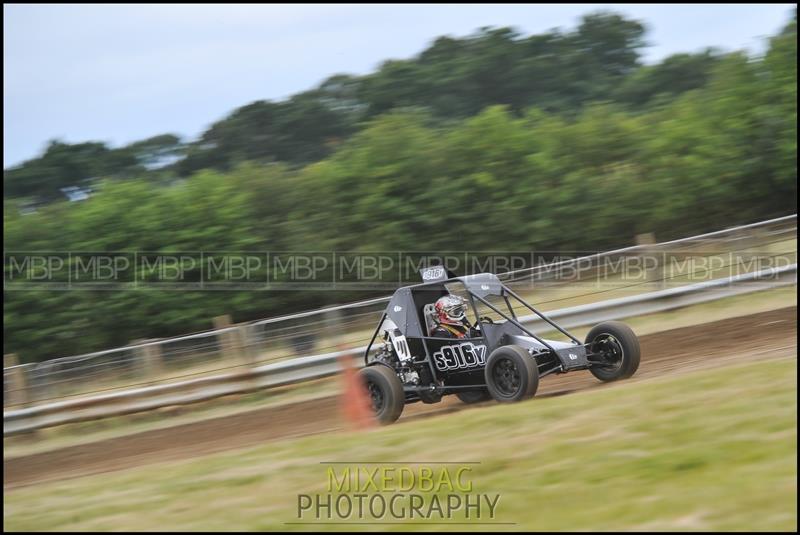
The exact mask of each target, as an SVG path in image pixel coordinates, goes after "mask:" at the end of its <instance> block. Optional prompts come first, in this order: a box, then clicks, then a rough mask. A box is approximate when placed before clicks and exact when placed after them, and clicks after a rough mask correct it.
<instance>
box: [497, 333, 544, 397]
mask: <svg viewBox="0 0 800 535" xmlns="http://www.w3.org/2000/svg"><path fill="white" fill-rule="evenodd" d="M484 375H485V378H486V388H487V389H488V390H489V394H491V396H492V397H493V398H494V399H495V400H497V401H499V402H501V403H510V402H513V401H522V400H523V399H527V398H531V397H533V395H534V394H536V389H537V388H538V387H539V368H538V367H537V365H536V361H535V360H534V359H533V357H532V356H530V355H529V354H528V352H527V351H525V350H524V349H523V348H521V347H519V346H513V345H511V346H502V347H498V348H497V349H495V350H494V351H492V354H491V355H489V358H488V359H486V368H485V369H484Z"/></svg>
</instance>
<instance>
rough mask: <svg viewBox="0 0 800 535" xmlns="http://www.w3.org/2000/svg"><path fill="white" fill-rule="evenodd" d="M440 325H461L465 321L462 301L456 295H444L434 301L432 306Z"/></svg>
mask: <svg viewBox="0 0 800 535" xmlns="http://www.w3.org/2000/svg"><path fill="white" fill-rule="evenodd" d="M434 308H435V309H436V316H437V317H438V319H439V322H440V323H447V324H449V325H462V324H463V323H464V321H465V320H466V319H467V314H466V308H465V306H464V300H463V299H462V298H460V297H458V296H457V295H452V294H450V295H445V296H444V297H440V298H439V299H437V300H436V304H435V305H434Z"/></svg>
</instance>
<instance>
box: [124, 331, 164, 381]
mask: <svg viewBox="0 0 800 535" xmlns="http://www.w3.org/2000/svg"><path fill="white" fill-rule="evenodd" d="M155 341H156V340H153V339H148V340H135V341H133V342H131V345H138V344H144V343H147V342H155ZM134 354H135V355H136V358H137V359H138V360H139V363H140V368H141V370H142V375H144V376H145V377H153V376H156V375H159V374H161V373H162V372H163V371H164V361H163V359H162V358H161V357H162V355H161V345H160V344H151V345H146V346H144V347H137V348H135V349H134Z"/></svg>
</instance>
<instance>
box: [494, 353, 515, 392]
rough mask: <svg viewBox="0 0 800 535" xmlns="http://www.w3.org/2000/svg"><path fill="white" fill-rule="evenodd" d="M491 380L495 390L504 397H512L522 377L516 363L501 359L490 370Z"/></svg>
mask: <svg viewBox="0 0 800 535" xmlns="http://www.w3.org/2000/svg"><path fill="white" fill-rule="evenodd" d="M492 378H493V379H494V384H495V386H496V387H497V390H499V391H500V393H501V394H502V395H504V396H513V395H514V394H516V393H517V391H518V390H519V387H520V385H521V384H522V377H521V375H520V373H519V368H518V367H517V364H516V362H514V361H513V360H511V359H509V358H501V359H498V360H497V363H496V364H495V365H494V368H493V369H492Z"/></svg>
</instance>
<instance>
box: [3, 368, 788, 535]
mask: <svg viewBox="0 0 800 535" xmlns="http://www.w3.org/2000/svg"><path fill="white" fill-rule="evenodd" d="M330 461H346V462H350V463H355V464H354V465H353V466H356V465H358V464H359V463H365V462H367V461H380V462H387V461H399V462H403V463H432V462H441V461H450V462H461V463H465V462H477V463H479V464H474V465H470V466H471V467H472V473H471V474H472V477H471V478H470V479H471V481H472V484H473V492H477V493H488V494H492V495H494V494H495V493H497V494H500V500H499V502H498V504H497V509H496V516H495V518H494V519H493V520H492V521H495V522H507V523H511V524H492V525H475V526H473V527H474V528H482V529H495V530H503V529H514V530H519V529H527V530H641V529H654V530H719V529H724V530H744V531H746V530H796V528H797V507H796V499H797V363H796V359H795V358H784V359H779V360H774V361H770V362H766V363H763V362H762V363H758V364H747V365H739V366H730V367H724V368H720V369H715V370H706V371H698V372H692V373H685V374H677V375H672V376H668V377H662V378H658V379H653V380H649V381H644V382H636V383H623V384H619V385H615V386H613V387H609V388H601V389H596V390H592V391H585V392H581V393H576V394H574V395H570V396H566V397H551V398H541V399H534V400H533V401H530V402H525V403H521V404H516V405H488V406H485V407H480V408H475V409H474V410H469V411H462V412H459V413H455V414H448V415H442V416H436V417H432V418H428V419H423V420H418V421H411V422H407V423H403V424H401V425H396V426H390V427H387V428H381V429H377V430H373V431H369V432H366V433H361V434H358V433H349V432H341V433H337V434H327V435H318V436H313V437H307V438H302V439H293V440H286V441H281V442H273V443H269V444H265V445H263V446H260V447H257V448H252V449H247V450H240V451H236V452H226V453H223V454H215V455H211V456H207V457H202V458H196V459H193V460H189V461H183V462H180V463H173V464H163V465H152V466H149V467H144V468H137V469H131V470H128V471H124V472H117V473H112V474H104V475H97V476H90V477H84V478H80V479H74V480H68V481H62V482H58V483H51V484H43V485H37V486H33V487H28V488H21V489H18V490H14V491H11V492H7V493H5V495H4V504H5V508H4V513H3V514H4V517H3V518H4V527H5V529H6V530H123V529H130V530H161V529H165V530H201V529H205V530H263V529H281V530H286V529H299V530H307V529H309V528H313V529H321V526H319V525H316V526H314V525H312V526H303V525H296V524H287V522H297V521H298V519H297V513H296V508H297V500H298V498H297V495H298V494H299V493H305V494H312V493H322V492H326V487H327V478H326V466H325V465H321V464H320V463H321V462H330ZM405 466H411V465H408V464H406V465H405ZM423 494H424V493H423ZM427 498H428V499H429V498H430V495H427ZM454 520H460V521H463V517H456V518H455V519H454ZM416 522H420V521H416ZM366 527H369V528H371V529H376V528H383V529H389V530H400V529H403V530H407V529H422V530H432V531H440V530H461V529H471V528H470V526H464V525H430V524H427V525H426V524H424V523H423V524H408V523H407V524H403V525H384V526H381V525H377V526H376V525H370V526H363V525H340V526H324V529H342V530H359V529H366Z"/></svg>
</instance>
